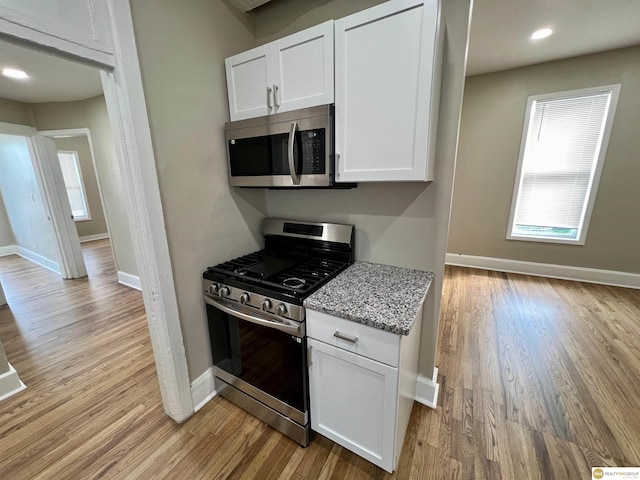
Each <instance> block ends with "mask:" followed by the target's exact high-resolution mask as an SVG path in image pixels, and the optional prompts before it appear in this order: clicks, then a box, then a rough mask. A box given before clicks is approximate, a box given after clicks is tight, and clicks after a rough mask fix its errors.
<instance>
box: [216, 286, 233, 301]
mask: <svg viewBox="0 0 640 480" xmlns="http://www.w3.org/2000/svg"><path fill="white" fill-rule="evenodd" d="M229 293H231V291H230V290H229V287H222V288H221V289H220V291H219V293H218V295H220V296H221V297H222V298H224V297H226V296H228V295H229Z"/></svg>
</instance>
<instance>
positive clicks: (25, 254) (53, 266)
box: [16, 245, 62, 275]
mask: <svg viewBox="0 0 640 480" xmlns="http://www.w3.org/2000/svg"><path fill="white" fill-rule="evenodd" d="M16 249H17V251H16V253H17V254H18V255H20V256H21V257H22V258H25V259H27V260H29V261H31V262H33V263H35V264H37V265H40V266H41V267H44V268H47V269H49V270H51V271H52V272H56V273H57V274H59V275H62V270H61V269H60V264H59V263H58V262H54V261H53V260H49V259H48V258H47V257H43V256H42V255H40V254H39V253H36V252H32V251H31V250H27V249H26V248H24V247H21V246H19V245H17V246H16Z"/></svg>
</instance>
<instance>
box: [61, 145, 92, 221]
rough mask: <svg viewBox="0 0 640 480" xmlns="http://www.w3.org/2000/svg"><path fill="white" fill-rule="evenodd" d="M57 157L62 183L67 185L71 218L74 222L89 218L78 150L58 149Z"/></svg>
mask: <svg viewBox="0 0 640 480" xmlns="http://www.w3.org/2000/svg"><path fill="white" fill-rule="evenodd" d="M58 159H59V160H60V168H61V169H62V176H63V178H64V184H65V186H66V187H67V195H68V197H69V204H70V205H71V214H72V215H73V219H74V220H75V221H76V222H78V221H81V220H91V213H90V212H89V202H87V194H86V193H85V189H84V182H83V181H82V172H81V171H80V161H79V160H78V152H67V151H58Z"/></svg>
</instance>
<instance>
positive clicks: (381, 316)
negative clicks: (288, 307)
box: [304, 262, 434, 335]
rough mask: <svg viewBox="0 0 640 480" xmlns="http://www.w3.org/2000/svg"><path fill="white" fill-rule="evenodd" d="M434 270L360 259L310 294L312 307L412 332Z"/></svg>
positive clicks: (307, 302) (307, 304)
mask: <svg viewBox="0 0 640 480" xmlns="http://www.w3.org/2000/svg"><path fill="white" fill-rule="evenodd" d="M433 276H434V275H433V273H431V272H424V271H422V270H413V269H409V268H402V267H393V266H391V265H381V264H378V263H368V262H356V263H354V264H353V265H351V266H350V267H349V268H347V269H346V270H345V271H344V272H342V273H341V274H340V275H338V276H337V277H336V278H334V279H333V280H331V281H329V282H328V283H327V284H326V285H323V286H322V288H320V289H319V290H318V291H316V292H314V293H313V294H312V295H310V296H309V297H307V298H306V299H305V301H304V306H305V307H306V308H309V309H311V310H316V311H318V312H324V313H328V314H330V315H335V316H336V317H340V318H346V319H347V320H352V321H354V322H359V323H364V324H365V325H369V326H371V327H374V328H379V329H380V330H387V331H389V332H393V333H398V334H401V335H408V334H409V331H410V330H411V326H412V325H413V322H414V320H415V318H416V314H417V313H418V310H419V309H420V304H421V303H422V300H423V299H424V297H425V295H426V293H427V291H428V290H429V287H430V286H431V281H432V280H433Z"/></svg>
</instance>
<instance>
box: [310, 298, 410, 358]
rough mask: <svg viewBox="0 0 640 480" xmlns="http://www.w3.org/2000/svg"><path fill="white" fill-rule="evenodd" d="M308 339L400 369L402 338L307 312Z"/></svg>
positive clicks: (349, 321)
mask: <svg viewBox="0 0 640 480" xmlns="http://www.w3.org/2000/svg"><path fill="white" fill-rule="evenodd" d="M307 335H308V336H309V337H311V338H315V339H316V340H320V341H322V342H324V343H328V344H329V345H333V346H335V347H338V348H342V349H343V350H347V351H349V352H353V353H356V354H358V355H362V356H363V357H367V358H370V359H372V360H377V361H378V362H381V363H385V364H387V365H390V366H392V367H397V366H398V363H399V354H400V335H397V334H395V333H391V332H386V331H384V330H379V329H377V328H373V327H370V326H368V325H364V324H362V323H358V322H352V321H351V320H346V319H344V318H338V317H334V316H333V315H328V314H326V313H322V312H316V311H314V310H309V309H307Z"/></svg>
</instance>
